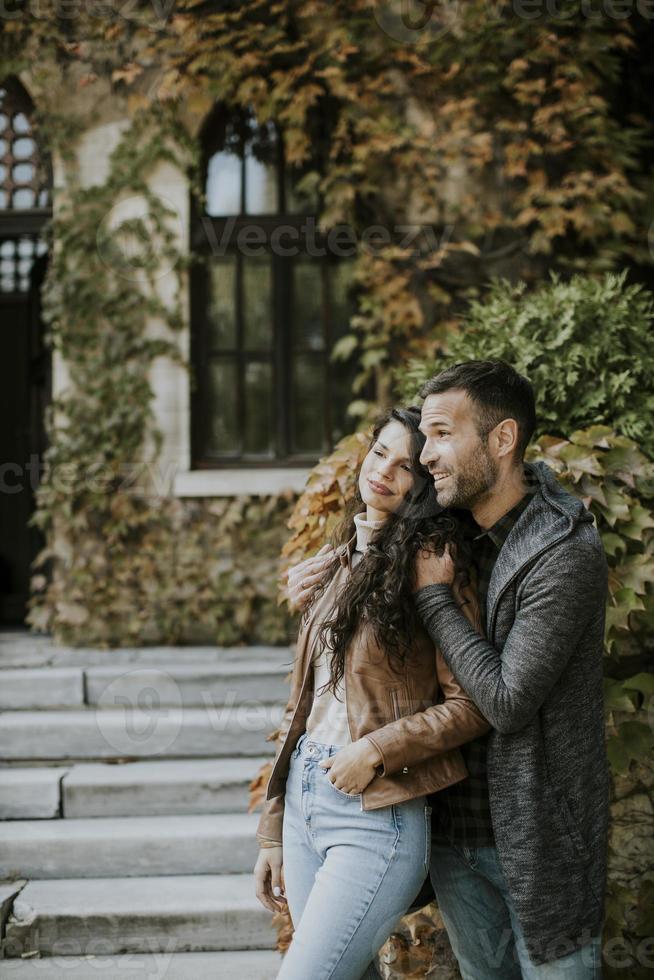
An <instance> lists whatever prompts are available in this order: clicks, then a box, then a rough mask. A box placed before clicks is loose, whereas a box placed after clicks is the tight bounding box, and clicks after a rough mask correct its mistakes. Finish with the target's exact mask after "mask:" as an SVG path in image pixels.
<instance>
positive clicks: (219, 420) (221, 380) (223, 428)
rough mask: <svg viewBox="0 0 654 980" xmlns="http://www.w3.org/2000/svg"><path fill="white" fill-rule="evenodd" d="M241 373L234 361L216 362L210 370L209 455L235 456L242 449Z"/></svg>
mask: <svg viewBox="0 0 654 980" xmlns="http://www.w3.org/2000/svg"><path fill="white" fill-rule="evenodd" d="M236 399H237V374H236V361H235V360H233V359H231V358H230V359H229V360H224V361H223V360H220V361H213V363H212V364H211V365H210V367H209V398H208V410H209V423H208V426H207V428H208V440H207V442H208V445H207V449H208V451H209V453H213V454H221V453H233V452H238V450H239V432H238V420H237V409H236V406H237V400H236Z"/></svg>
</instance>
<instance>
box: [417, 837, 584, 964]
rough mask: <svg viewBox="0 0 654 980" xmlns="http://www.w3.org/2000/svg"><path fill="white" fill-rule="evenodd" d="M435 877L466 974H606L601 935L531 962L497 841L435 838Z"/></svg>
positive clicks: (433, 861)
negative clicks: (480, 843)
mask: <svg viewBox="0 0 654 980" xmlns="http://www.w3.org/2000/svg"><path fill="white" fill-rule="evenodd" d="M431 882H432V885H433V888H434V892H435V893H436V899H437V901H438V907H439V909H440V912H441V915H442V917H443V922H444V924H445V928H446V929H447V934H448V936H449V939H450V942H451V944H452V949H453V950H454V955H455V956H456V958H457V960H458V963H459V969H460V971H461V975H462V977H463V980H598V978H601V976H602V949H601V936H593V937H591V936H588V941H587V942H586V944H585V945H584V946H582V947H581V948H580V949H577V950H575V951H573V952H572V953H569V954H568V955H563V956H561V957H560V958H558V959H555V960H550V961H549V962H547V963H542V964H540V965H539V964H536V963H533V962H532V960H531V959H530V958H529V955H528V953H527V950H526V947H525V941H524V935H523V933H522V929H521V926H520V922H519V921H518V917H517V915H516V912H515V909H514V907H513V903H512V901H511V897H510V895H509V892H508V889H507V887H506V882H505V880H504V875H503V872H502V868H501V865H500V862H499V858H498V855H497V849H496V848H495V847H476V848H468V847H457V846H455V845H447V844H441V843H436V842H434V843H433V844H432V853H431Z"/></svg>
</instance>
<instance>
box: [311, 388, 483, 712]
mask: <svg viewBox="0 0 654 980" xmlns="http://www.w3.org/2000/svg"><path fill="white" fill-rule="evenodd" d="M392 421H397V422H400V423H401V424H402V425H403V426H404V427H405V429H407V431H408V432H409V434H410V454H411V463H412V467H413V469H414V472H415V479H414V484H413V487H412V489H411V491H410V492H409V493H408V494H407V495H406V496H405V498H404V501H403V502H402V504H401V506H400V507H399V508H398V510H397V511H396V512H395V513H393V514H390V515H389V517H388V519H387V520H386V521H385V522H384V524H383V525H382V526H381V527H380V528H378V529H376V530H375V532H374V534H373V536H372V538H371V540H370V543H369V545H368V547H367V548H366V551H365V553H364V555H363V557H362V558H361V559H360V561H359V562H358V563H357V565H356V566H355V567H354V568H353V569H352V572H351V574H350V575H349V577H348V579H347V581H346V584H345V586H344V587H343V589H342V590H341V591H340V593H339V595H338V597H337V598H336V600H335V602H334V605H333V606H332V608H331V609H330V611H329V612H328V614H327V617H326V618H325V619H324V620H323V621H322V623H321V625H320V627H319V631H318V642H319V643H320V644H321V645H322V646H323V647H324V648H325V649H326V650H327V652H328V656H329V658H330V659H329V668H330V681H329V683H328V684H326V685H325V686H324V687H323V688H322V689H321V692H322V691H324V690H329V689H331V690H332V692H333V693H334V694H335V695H336V689H337V686H338V685H339V683H340V681H341V680H342V678H343V674H344V672H345V658H346V655H347V650H348V647H349V646H350V643H351V642H352V640H353V638H354V636H355V634H356V633H357V631H358V630H359V629H360V627H361V626H362V623H363V622H364V621H365V622H367V623H368V624H369V626H370V627H371V628H372V630H373V631H374V636H375V639H376V641H377V643H378V644H379V646H380V648H381V649H382V650H384V651H385V652H386V654H387V656H388V657H389V658H390V659H391V661H393V662H394V665H397V666H399V665H400V664H401V663H402V662H403V661H404V658H405V656H406V654H407V653H408V652H409V651H410V649H411V646H412V642H413V639H414V637H415V633H416V629H417V626H418V622H419V621H418V616H417V613H416V610H415V605H414V601H413V576H414V564H415V557H416V554H417V552H418V551H419V550H421V549H425V550H428V551H434V552H436V554H438V555H440V554H442V553H443V550H444V547H445V545H446V544H449V545H450V546H451V550H452V554H453V558H454V562H455V568H456V574H457V577H458V576H461V581H462V583H465V582H467V580H468V576H467V569H468V568H469V564H470V557H471V548H470V532H471V528H472V524H471V518H470V516H469V515H468V514H467V512H460V511H456V512H455V511H452V510H445V509H443V508H442V507H441V506H440V505H439V504H438V502H437V499H436V492H435V490H434V485H433V480H432V477H431V476H430V474H429V472H428V470H427V469H426V468H425V467H424V466H422V464H421V463H420V453H421V451H422V448H423V446H424V443H425V437H424V436H423V435H422V433H421V432H420V430H419V429H418V425H419V423H420V409H419V408H417V407H416V406H410V407H408V408H394V409H391V410H390V411H388V412H386V413H385V414H384V415H383V416H381V417H379V418H378V419H377V421H376V423H375V425H374V428H373V434H372V439H371V441H370V444H369V447H368V452H369V451H370V449H372V447H373V446H374V444H375V442H376V441H377V438H378V436H379V434H380V432H381V430H382V429H383V428H384V426H386V425H388V423H389V422H392ZM360 471H361V467H359V470H358V471H357V476H356V490H355V494H354V497H353V498H352V499H351V500H350V501H349V502H348V504H347V505H346V507H345V511H344V515H343V518H342V520H341V521H340V523H339V524H338V525H337V527H336V528H335V530H334V532H333V533H332V535H331V538H330V542H331V544H332V545H333V546H334V548H338V547H339V546H340V545H343V544H344V543H345V542H347V541H349V539H350V538H351V537H352V535H353V534H354V532H355V530H356V525H355V522H354V515H355V514H358V513H361V512H363V513H365V509H366V505H365V503H364V501H363V498H362V497H361V493H360V490H359V475H360ZM337 567H338V560H335V561H334V565H333V568H332V569H331V576H330V575H328V576H327V578H326V580H325V581H324V582H323V583H322V585H321V586H320V587H319V588H318V589H316V590H315V591H314V594H313V595H312V597H311V602H310V605H309V606H308V607H307V609H306V610H305V612H304V617H306V619H307V620H308V619H309V618H310V615H311V608H312V607H313V605H314V603H315V602H316V599H317V598H318V597H319V596H320V595H322V593H323V592H324V590H325V588H326V587H327V585H328V583H329V581H331V578H332V577H333V574H334V573H335V571H336V568H337Z"/></svg>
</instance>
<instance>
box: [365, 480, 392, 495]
mask: <svg viewBox="0 0 654 980" xmlns="http://www.w3.org/2000/svg"><path fill="white" fill-rule="evenodd" d="M368 486H369V487H370V489H371V490H372V491H373V492H374V493H380V494H382V496H384V497H392V496H393V491H392V490H390V489H389V488H388V487H386V486H384V484H383V483H377V482H376V481H375V480H371V479H370V477H368Z"/></svg>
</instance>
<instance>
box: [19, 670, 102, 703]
mask: <svg viewBox="0 0 654 980" xmlns="http://www.w3.org/2000/svg"><path fill="white" fill-rule="evenodd" d="M82 704H84V674H83V672H82V671H81V670H79V669H78V668H76V667H48V668H46V669H37V670H32V669H29V668H24V669H19V670H3V671H2V673H1V674H0V710H1V711H7V710H9V709H16V708H58V707H61V706H63V707H76V706H77V705H82Z"/></svg>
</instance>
